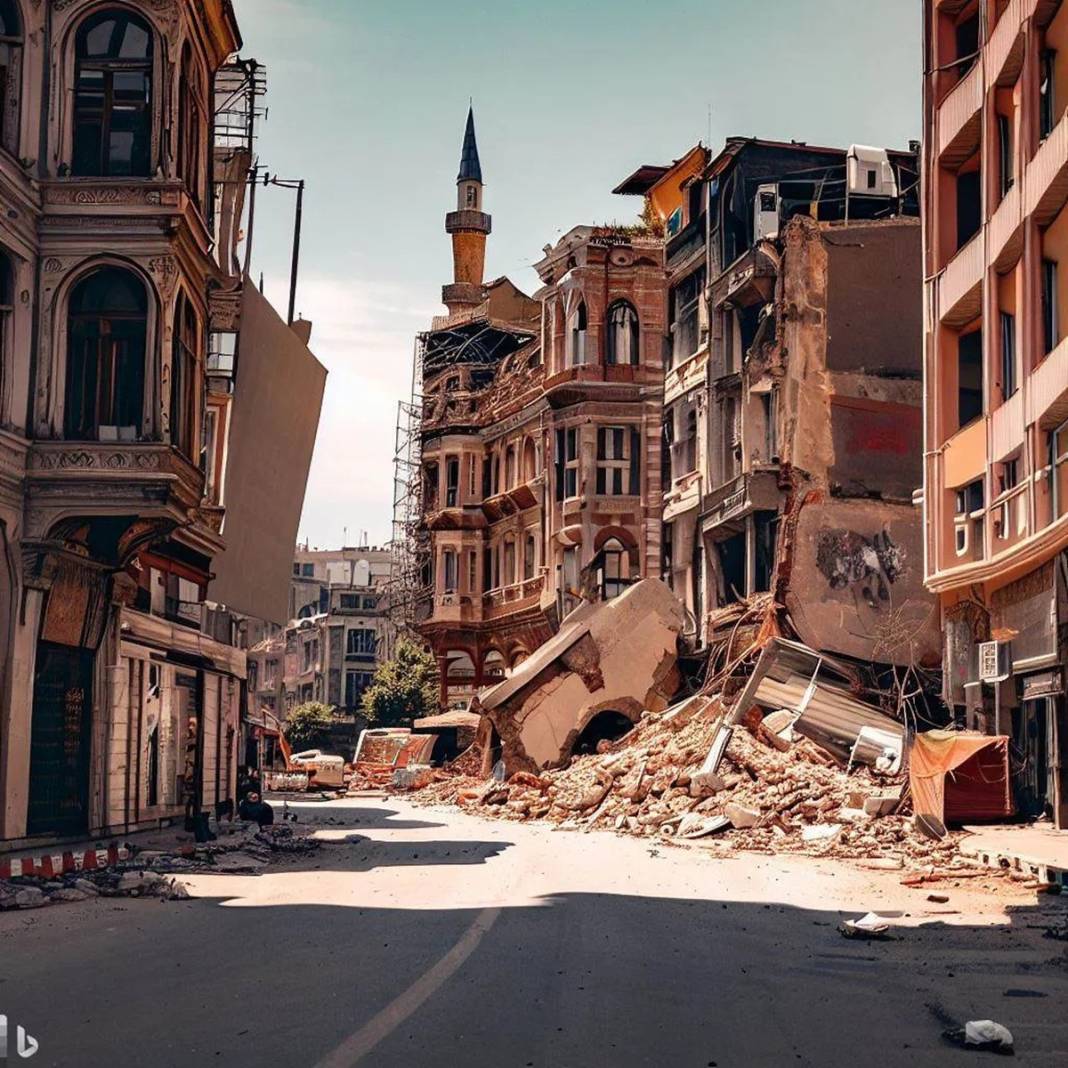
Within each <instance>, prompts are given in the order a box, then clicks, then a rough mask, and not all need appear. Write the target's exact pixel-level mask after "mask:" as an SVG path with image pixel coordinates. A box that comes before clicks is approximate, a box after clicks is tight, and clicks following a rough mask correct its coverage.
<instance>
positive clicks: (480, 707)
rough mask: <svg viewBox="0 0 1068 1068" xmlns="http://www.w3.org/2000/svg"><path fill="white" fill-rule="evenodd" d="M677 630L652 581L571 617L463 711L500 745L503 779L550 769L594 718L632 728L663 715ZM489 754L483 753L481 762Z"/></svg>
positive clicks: (672, 604) (668, 600)
mask: <svg viewBox="0 0 1068 1068" xmlns="http://www.w3.org/2000/svg"><path fill="white" fill-rule="evenodd" d="M683 622H684V617H683V610H682V606H681V605H680V604H679V602H678V601H677V600H676V599H675V596H674V594H672V592H671V591H670V590H669V589H668V587H667V586H665V585H664V583H662V582H660V581H659V580H658V579H645V580H643V581H641V582H638V583H635V584H634V585H633V586H631V587H629V588H628V589H627V590H625V591H624V592H623V593H622V594H621V595H620V596H619V597H616V598H614V599H613V600H611V601H604V602H598V603H595V604H587V605H584V606H583V607H581V608H579V609H577V610H576V611H575V612H573V613H572V614H571V615H570V616H569V617H568V618H567V619H566V620H565V621H564V624H563V626H562V627H561V628H560V630H559V631H558V632H557V634H556V635H555V636H554V637H553V638H551V639H550V640H549V641H547V642H546V643H545V644H544V645H543V646H541V648H540V649H538V650H536V651H535V652H534V653H533V654H532V655H531V656H530V657H529V658H528V659H527V660H525V661H524V662H523V663H522V664H520V665H519V667H517V668H516V669H515V670H514V671H513V672H512V674H511V675H510V676H509V677H508V678H507V679H505V680H504V681H503V682H501V683H499V684H498V685H496V686H494V687H492V688H490V689H489V690H486V691H484V692H483V693H481V694H479V695H478V697H476V698H475V700H474V701H473V702H472V710H474V711H480V712H483V713H484V714H485V716H486V717H487V720H488V723H489V724H492V727H493V731H494V732H495V733H496V735H497V737H499V738H500V740H501V743H502V754H501V755H502V757H503V759H504V764H505V769H506V771H507V772H508V774H512V773H514V772H516V771H535V770H538V769H542V768H550V767H559V766H560V765H561V764H563V763H564V762H565V761H567V759H568V758H569V757H570V756H571V753H572V751H573V750H574V748H575V745H576V743H577V742H579V740H580V738H581V737H582V735H583V732H585V731H587V729H588V728H590V727H591V724H593V723H594V721H595V720H596V719H597V717H598V716H606V715H607V716H610V717H611V718H613V719H616V718H618V717H624V718H625V719H626V720H629V721H630V722H631V723H637V722H638V720H639V718H640V716H641V714H642V712H643V711H644V710H651V711H654V712H659V711H663V710H664V709H666V708H667V707H668V704H669V703H670V701H671V698H672V696H673V694H674V692H675V690H676V688H677V686H678V672H677V668H676V661H677V642H678V636H679V634H680V632H681V631H682V627H683ZM594 729H595V728H594ZM486 741H489V739H486ZM492 748H493V746H492V744H487V745H486V746H485V750H486V752H487V759H488V754H489V752H490V751H491V750H492ZM485 770H487V771H488V769H485Z"/></svg>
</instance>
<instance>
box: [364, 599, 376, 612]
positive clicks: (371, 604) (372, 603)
mask: <svg viewBox="0 0 1068 1068" xmlns="http://www.w3.org/2000/svg"><path fill="white" fill-rule="evenodd" d="M377 607H378V600H377V598H375V597H365V598H364V599H363V609H364V611H367V610H371V611H374V609H375V608H377Z"/></svg>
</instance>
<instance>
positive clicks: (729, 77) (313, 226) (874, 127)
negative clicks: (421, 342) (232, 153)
mask: <svg viewBox="0 0 1068 1068" xmlns="http://www.w3.org/2000/svg"><path fill="white" fill-rule="evenodd" d="M234 7H235V9H236V11H237V16H238V21H239V23H240V26H241V32H242V36H243V37H244V42H245V43H244V47H243V49H242V55H244V56H246V57H251V58H255V59H257V60H259V61H260V62H261V63H263V64H265V65H266V67H267V97H266V103H267V107H268V113H267V115H266V118H265V120H264V121H263V122H262V123H261V126H260V138H259V145H258V149H259V156H260V163H261V166H263V167H266V168H267V169H268V170H269V171H270V172H271V173H272V174H274V175H277V176H278V177H281V178H303V179H305V181H306V182H307V192H306V194H305V201H304V226H303V234H302V242H301V269H300V280H299V286H298V291H297V311H298V313H300V314H302V315H303V316H304V317H305V318H307V319H311V320H312V321H313V323H314V327H313V332H312V342H311V347H312V350H313V351H314V352H315V354H316V355H317V356H318V358H319V359H320V360H321V361H322V362H323V363H324V364H325V365H326V367H327V369H328V371H329V375H328V379H327V386H326V399H325V402H324V405H323V411H322V417H321V421H320V424H319V436H318V440H317V443H316V448H315V456H314V459H313V461H312V469H311V474H310V476H309V480H308V489H307V495H306V498H305V503H304V514H303V517H302V520H301V525H300V535H299V536H300V541H301V542H303V541H304V540H305V539H306V540H307V541H308V542H310V544H311V545H312V547H319V548H331V547H337V546H339V545H342V544H347V545H356V544H365V543H366V544H379V545H380V544H384V543H385V542H386V541H387V540H388V539H389V536H390V525H391V520H392V501H393V451H394V431H395V426H396V420H397V402H398V401H399V400H400V399H402V398H407V397H408V396H409V394H410V391H411V360H412V349H413V339H414V335H415V334H416V332H417V331H419V330H420V329H424V328H426V327H427V326H428V325H429V320H430V317H431V316H433V315H436V314H440V313H442V312H444V308H443V307H442V306H441V304H440V298H441V286H442V284H443V283H445V282H448V281H450V280H451V271H452V258H451V250H450V245H449V239H448V237H447V236H446V234H445V232H444V215H445V212H446V211H449V210H452V209H453V208H454V207H455V199H456V171H457V166H458V163H459V158H460V145H461V141H462V139H463V129H464V122H465V119H466V115H467V107H468V101H469V100H473V102H474V109H475V123H476V128H477V135H478V146H479V154H480V156H481V161H482V173H483V178H484V180H485V183H486V188H485V193H484V208H485V210H486V211H488V212H489V213H490V214H491V215H492V216H493V232H492V234H491V235H490V237H489V243H488V248H487V258H486V260H487V261H486V277H487V279H492V278H496V277H498V276H499V275H503V274H507V275H508V276H509V277H511V278H512V280H513V281H515V282H516V284H517V285H519V286H520V288H523V289H525V290H526V291H527V292H528V293H529V292H533V291H534V290H535V289H536V288H537V286H538V282H537V276H536V275H535V273H534V271H533V270H532V269H531V264H533V263H534V262H535V261H536V260H537V259H538V258H539V257H540V255H541V249H542V248H543V247H544V246H545V245H546V244H548V243H551V242H554V241H555V240H556V239H557V238H558V237H559V236H560V235H562V234H563V233H566V232H567V231H568V230H570V229H571V227H573V226H576V225H579V224H581V223H604V222H612V221H619V222H627V221H632V220H633V219H634V218H635V216H636V215H637V212H638V211H639V210H640V207H641V203H640V200H639V199H638V198H632V197H618V196H613V195H612V194H611V189H612V188H613V187H614V186H615V185H616V184H617V183H618V182H619V181H620V180H621V179H622V178H624V177H626V176H627V175H628V174H630V173H631V172H632V171H633V170H634V169H635V167H637V166H638V165H639V164H641V163H666V162H670V161H671V160H673V159H677V158H678V157H680V156H681V155H683V153H684V152H686V151H687V150H688V149H689V148H690V147H692V146H693V145H694V144H695V143H696V142H697V141H703V142H704V143H705V144H706V145H710V146H711V147H712V148H713V150H715V149H716V148H717V147H718V146H720V145H722V143H723V139H724V138H725V137H727V136H732V135H744V136H758V137H766V138H772V139H778V140H790V139H795V140H799V141H807V142H808V143H810V144H823V145H835V146H841V147H845V146H848V145H849V144H853V143H858V144H870V145H883V146H887V147H893V148H905V147H907V145H908V142H909V140H910V139H918V138H919V136H920V128H921V117H920V88H921V48H920V18H921V5H920V3H919V0H879V2H878V4H877V5H876V4H872V3H857V2H856V0H763V2H762V3H760V4H755V3H753V2H752V0H658V2H656V3H651V2H649V0H642V2H638V0H582V2H581V3H578V4H576V3H575V2H574V0H571V2H565V0H539V2H537V3H535V2H533V0H486V2H475V0H234ZM874 11H877V12H878V14H877V15H874V14H873V12H874ZM292 227H293V194H292V193H290V192H287V191H285V190H280V189H271V190H268V191H264V190H263V189H261V190H260V192H259V198H258V201H257V208H256V232H255V238H254V246H253V272H254V274H256V275H257V276H258V273H259V272H261V271H262V272H263V274H264V276H265V286H266V293H267V296H268V298H269V299H270V300H271V301H272V302H273V303H274V304H275V306H276V307H277V308H278V309H279V311H280V312H282V313H283V314H284V312H285V308H286V303H287V300H288V284H289V281H288V280H289V258H290V250H291V238H292Z"/></svg>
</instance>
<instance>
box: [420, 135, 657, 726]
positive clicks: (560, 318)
mask: <svg viewBox="0 0 1068 1068" xmlns="http://www.w3.org/2000/svg"><path fill="white" fill-rule="evenodd" d="M457 191H458V197H457V209H456V211H455V212H451V213H450V214H449V215H448V216H447V219H446V230H447V232H449V233H450V234H451V235H452V240H453V253H454V255H453V260H454V271H455V277H454V280H453V282H452V283H450V284H449V285H446V286H445V287H444V289H443V293H442V298H443V301H444V303H445V304H446V305H447V306H448V308H449V314H448V315H445V316H441V317H439V318H438V319H436V320H435V321H434V323H433V325H432V327H431V329H430V330H429V331H428V332H427V333H425V334H424V335H422V336H421V338H420V339H419V354H420V375H421V385H422V391H421V392H422V398H423V407H422V417H421V421H420V426H419V438H420V453H421V461H420V465H421V466H420V469H421V475H422V493H421V514H422V521H421V525H420V529H421V532H422V537H423V541H422V550H423V553H424V567H423V571H422V578H423V585H424V597H423V600H422V601H421V603H420V605H419V608H418V614H417V625H418V629H419V631H420V632H421V634H422V635H423V636H424V637H425V638H426V639H427V640H428V642H429V643H430V644H431V646H432V648H433V649H434V652H435V654H436V655H437V657H438V661H439V666H440V668H441V680H442V681H441V688H442V689H441V700H442V704H443V705H446V704H449V703H454V702H460V701H463V700H464V699H465V698H466V697H467V696H468V695H469V694H470V693H471V691H472V690H473V689H476V688H478V687H480V686H482V685H483V684H485V683H488V682H490V681H492V680H493V679H494V678H499V677H500V676H501V675H502V674H503V672H504V671H505V670H507V669H508V668H509V667H512V666H514V665H515V664H516V663H518V662H519V661H521V660H522V659H524V658H525V657H526V656H528V655H529V654H530V653H531V652H533V651H534V649H535V648H537V647H538V646H539V645H540V644H541V643H542V642H543V641H545V639H546V638H548V637H549V636H550V635H551V634H552V633H553V631H554V629H555V627H556V625H557V624H558V622H559V621H560V620H561V619H562V618H563V617H565V616H566V615H567V614H568V613H569V612H570V611H572V610H573V609H574V608H575V607H577V606H578V605H579V604H580V603H582V602H583V601H587V600H592V599H599V598H605V597H612V596H615V595H616V594H617V593H619V592H621V591H622V590H623V588H625V586H626V585H627V584H629V583H630V582H631V581H633V580H634V579H636V578H638V577H644V576H647V575H659V573H660V494H661V485H660V449H661V415H660V413H661V394H662V383H663V356H662V335H663V332H664V318H663V309H664V268H663V245H662V241H661V238H660V237H659V235H657V234H656V233H653V232H651V231H649V230H647V229H645V228H644V227H641V226H638V227H632V228H622V227H612V226H605V227H597V226H579V227H575V228H574V229H573V230H571V231H570V232H569V233H568V234H566V235H565V236H564V237H563V238H562V239H561V240H560V241H559V242H558V243H557V244H556V245H555V246H552V247H547V248H546V250H545V254H544V256H543V258H542V259H541V260H540V261H539V262H538V263H537V264H536V265H535V267H536V270H537V272H538V275H539V277H540V278H541V281H542V282H543V287H542V289H540V290H539V291H538V292H537V293H536V294H535V295H534V297H528V296H526V295H525V294H523V293H521V292H520V291H519V290H518V289H517V288H516V287H515V286H514V285H513V284H512V283H511V282H510V281H509V280H508V279H506V278H499V279H497V280H496V281H493V282H490V283H486V282H484V281H483V273H484V257H485V243H486V236H487V235H488V233H489V232H490V225H491V221H490V216H489V215H487V214H485V213H484V212H483V211H482V170H481V164H480V161H479V157H478V149H477V145H476V143H475V132H474V121H473V117H472V116H471V115H469V116H468V125H467V131H466V133H465V138H464V147H463V151H462V159H461V166H460V172H459V174H458V176H457Z"/></svg>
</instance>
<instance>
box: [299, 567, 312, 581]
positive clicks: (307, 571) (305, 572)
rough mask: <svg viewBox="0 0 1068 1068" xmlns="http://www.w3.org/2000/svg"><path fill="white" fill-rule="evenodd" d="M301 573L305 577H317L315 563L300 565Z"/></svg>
mask: <svg viewBox="0 0 1068 1068" xmlns="http://www.w3.org/2000/svg"><path fill="white" fill-rule="evenodd" d="M300 573H301V574H302V575H303V576H304V577H305V578H314V577H315V564H301V565H300Z"/></svg>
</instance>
